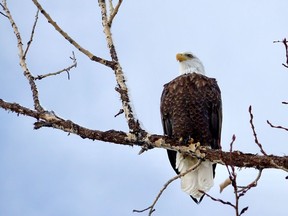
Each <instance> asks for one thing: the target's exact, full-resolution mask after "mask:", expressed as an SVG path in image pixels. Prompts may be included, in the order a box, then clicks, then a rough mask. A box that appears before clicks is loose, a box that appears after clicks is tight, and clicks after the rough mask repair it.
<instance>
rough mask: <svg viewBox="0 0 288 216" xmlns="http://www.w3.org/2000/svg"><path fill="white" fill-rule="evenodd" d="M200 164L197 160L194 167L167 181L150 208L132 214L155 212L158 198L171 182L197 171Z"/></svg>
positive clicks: (150, 213)
mask: <svg viewBox="0 0 288 216" xmlns="http://www.w3.org/2000/svg"><path fill="white" fill-rule="evenodd" d="M201 162H202V160H198V161H197V163H196V164H195V165H194V166H192V167H190V168H189V169H188V170H186V171H185V172H184V173H181V174H179V175H177V176H175V177H173V178H171V179H169V180H168V181H167V182H166V183H165V184H164V186H163V188H162V189H161V190H160V192H159V193H158V195H157V196H156V198H155V200H154V201H153V203H152V205H151V206H149V207H147V208H145V209H142V210H135V209H134V210H133V212H137V213H141V212H144V211H147V210H149V209H150V211H149V214H148V215H149V216H151V215H152V213H153V212H154V211H155V209H154V207H155V205H156V203H157V202H158V200H159V198H160V196H161V195H162V193H163V192H164V191H165V190H166V188H167V187H168V186H169V185H170V184H171V183H172V182H173V181H175V180H176V179H178V178H181V177H183V176H185V175H186V174H187V173H189V172H191V171H193V170H195V169H197V168H198V167H199V166H200V164H201ZM201 192H202V191H201Z"/></svg>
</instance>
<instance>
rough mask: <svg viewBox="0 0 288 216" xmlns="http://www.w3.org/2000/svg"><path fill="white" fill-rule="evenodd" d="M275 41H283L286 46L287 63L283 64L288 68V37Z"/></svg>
mask: <svg viewBox="0 0 288 216" xmlns="http://www.w3.org/2000/svg"><path fill="white" fill-rule="evenodd" d="M273 43H283V44H284V47H285V53H286V63H285V64H284V63H283V64H282V65H283V66H284V67H286V68H288V41H287V39H286V38H284V39H283V40H282V41H280V40H277V41H273Z"/></svg>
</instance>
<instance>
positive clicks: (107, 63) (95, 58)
mask: <svg viewBox="0 0 288 216" xmlns="http://www.w3.org/2000/svg"><path fill="white" fill-rule="evenodd" d="M32 1H33V3H34V4H35V5H36V7H37V8H38V9H39V10H40V12H41V13H42V14H43V15H44V17H45V18H46V19H47V21H48V22H49V23H50V24H51V25H52V26H53V27H54V28H55V30H56V31H58V32H59V33H60V34H61V35H62V36H63V37H64V38H65V39H66V40H67V41H69V42H70V43H71V44H72V45H73V46H74V47H76V48H77V49H78V50H79V51H80V52H82V53H83V54H84V55H86V56H87V57H88V58H90V59H91V60H92V61H95V62H98V63H100V64H103V65H105V66H107V67H110V68H112V69H113V68H114V67H115V62H113V61H109V60H106V59H103V58H100V57H98V56H95V55H94V54H92V53H91V52H90V51H88V50H86V49H84V48H83V47H82V46H80V44H78V43H77V42H76V41H75V40H74V39H73V38H72V37H70V36H69V35H68V34H67V33H66V32H64V31H63V29H62V28H61V27H60V26H59V25H58V24H57V23H56V22H55V21H54V20H53V19H52V18H51V17H50V15H49V14H48V13H47V12H46V11H45V10H44V8H43V7H42V6H41V5H40V3H39V2H38V1H37V0H32Z"/></svg>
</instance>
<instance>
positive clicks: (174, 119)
mask: <svg viewBox="0 0 288 216" xmlns="http://www.w3.org/2000/svg"><path fill="white" fill-rule="evenodd" d="M176 59H177V60H178V61H179V63H180V76H178V77H176V78H175V79H173V80H172V81H170V82H169V83H167V84H165V85H164V89H163V92H162V96H161V105H160V110H161V118H162V125H163V130H164V134H165V135H167V136H169V137H171V138H175V139H179V140H182V143H183V145H187V141H188V140H189V139H190V138H193V139H194V142H200V145H202V146H208V147H211V148H212V149H219V148H220V139H221V125H222V102H221V92H220V89H219V86H218V84H217V81H216V80H215V79H214V78H209V77H207V76H205V71H204V66H203V64H202V62H201V61H200V60H199V59H198V58H197V57H196V56H195V55H194V54H193V53H191V52H185V53H178V54H177V55H176ZM167 153H168V158H169V160H170V163H171V166H172V167H173V169H174V170H175V172H176V173H177V174H179V173H183V172H185V171H186V170H188V169H189V168H190V167H192V166H194V165H195V164H196V163H197V160H198V159H197V158H193V157H191V156H187V155H183V154H181V153H179V152H175V151H171V150H167ZM215 168H216V164H213V163H212V162H210V161H207V160H205V161H202V163H201V164H200V166H199V167H198V168H197V169H196V170H194V171H192V172H189V173H188V174H186V175H185V176H183V177H182V178H181V188H182V190H183V191H184V192H186V193H188V194H189V195H190V196H191V198H192V199H193V200H194V201H195V202H196V203H200V202H201V201H202V199H203V197H204V194H203V193H201V192H200V191H199V190H201V191H204V192H207V191H208V190H209V189H210V188H211V187H212V186H213V179H214V177H215Z"/></svg>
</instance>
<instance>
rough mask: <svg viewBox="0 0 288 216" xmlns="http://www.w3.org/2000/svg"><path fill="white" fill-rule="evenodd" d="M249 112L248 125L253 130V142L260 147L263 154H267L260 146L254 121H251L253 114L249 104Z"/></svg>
mask: <svg viewBox="0 0 288 216" xmlns="http://www.w3.org/2000/svg"><path fill="white" fill-rule="evenodd" d="M249 114H250V125H251V128H252V131H253V136H254V139H255V143H256V144H257V145H258V147H259V148H260V151H261V153H262V154H263V155H267V154H266V152H265V151H264V149H263V147H262V144H261V143H260V142H259V140H258V137H257V134H256V130H255V126H254V123H253V114H252V106H251V105H250V106H249Z"/></svg>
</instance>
